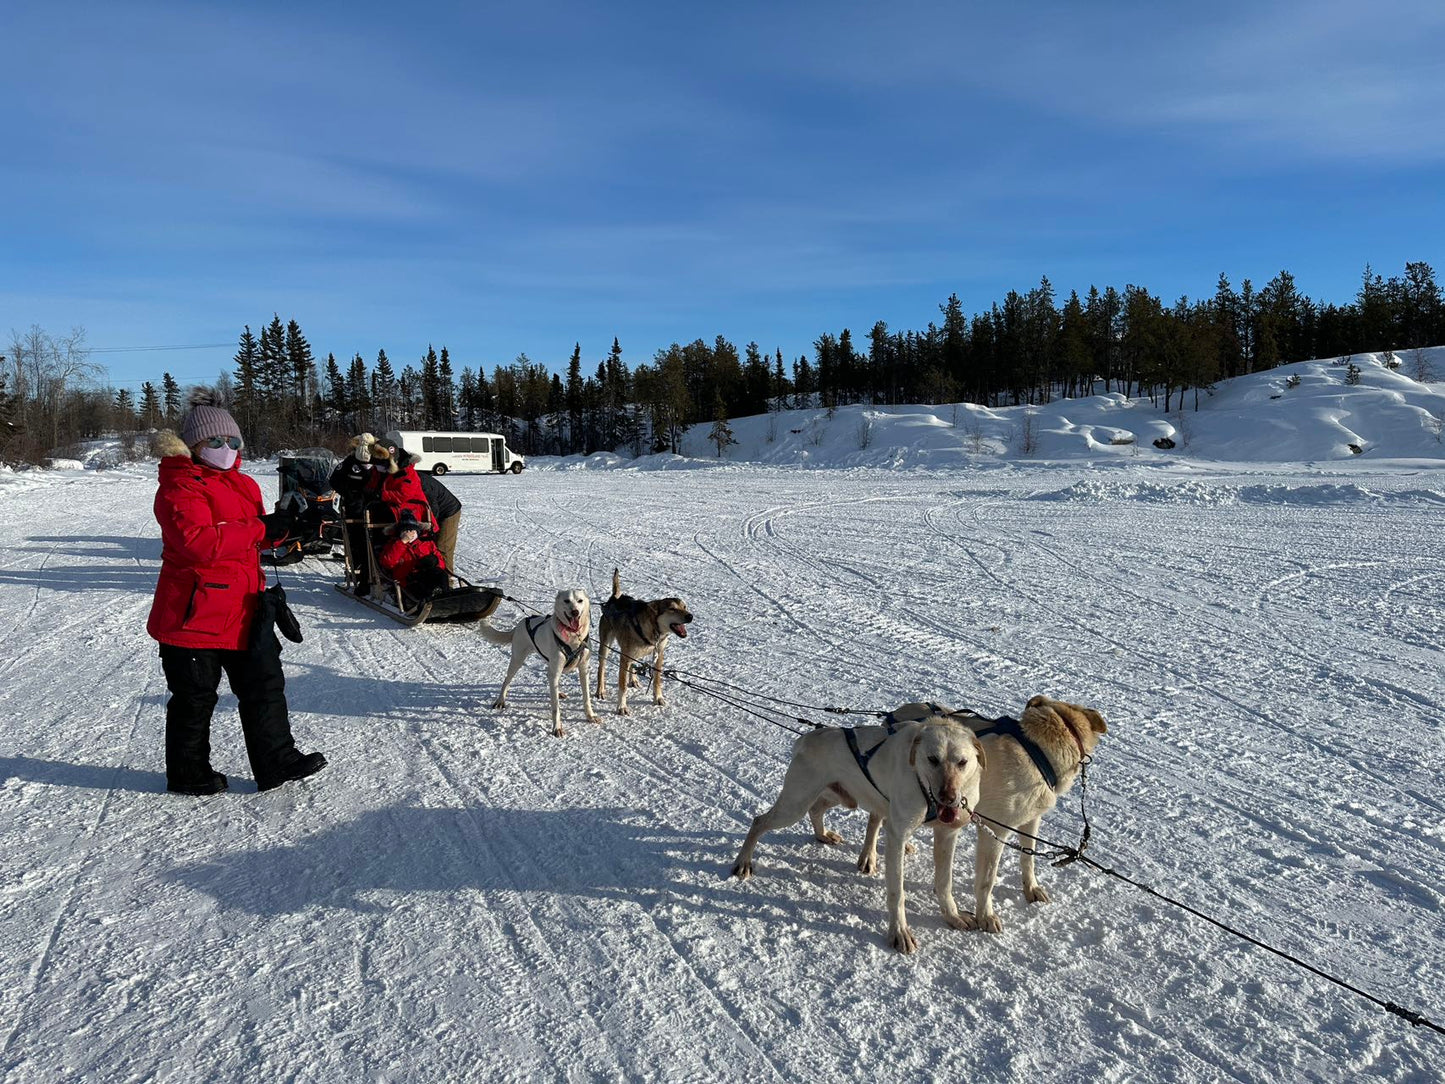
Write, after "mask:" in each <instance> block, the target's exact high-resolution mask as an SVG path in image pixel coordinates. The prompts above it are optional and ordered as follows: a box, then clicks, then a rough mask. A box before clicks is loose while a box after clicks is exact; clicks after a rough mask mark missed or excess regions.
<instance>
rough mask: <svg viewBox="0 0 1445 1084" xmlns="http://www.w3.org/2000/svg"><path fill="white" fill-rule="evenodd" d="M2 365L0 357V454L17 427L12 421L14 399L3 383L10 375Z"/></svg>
mask: <svg viewBox="0 0 1445 1084" xmlns="http://www.w3.org/2000/svg"><path fill="white" fill-rule="evenodd" d="M4 363H5V359H4V357H0V452H3V451H4V450H5V445H6V442H8V441H9V440H10V438H11V437H13V436H14V435H15V433H16V431H17V426H16V425H15V422H14V421H13V420H12V419H13V418H14V416H15V397H14V396H12V395H11V394H10V393H9V392H8V391H6V390H5V382H6V380H7V378H8V377H9V376H10V374H9V373H7V372H5V370H4V368H3V366H4Z"/></svg>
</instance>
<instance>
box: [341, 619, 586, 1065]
mask: <svg viewBox="0 0 1445 1084" xmlns="http://www.w3.org/2000/svg"><path fill="white" fill-rule="evenodd" d="M392 636H393V637H394V638H395V639H396V641H397V642H399V643H401V644H403V645H406V641H405V639H404V638H403V637H404V633H403V632H401V631H397V630H393V631H392ZM406 648H407V655H408V657H409V658H410V659H411V661H412V662H414V663H416V664H417V665H418V667H419V668H420V669H421V670H422V671H423V672H424V673H425V674H427V675H428V676H429V677H431V678H433V679H437V678H438V677H439V676H440V675H439V674H438V673H437V671H436V669H435V668H434V667H433V666H431V665H430V664H428V663H427V662H425V661H424V660H422V659H421V657H420V656H419V655H418V654H417V653H416V652H415V651H414V650H412V648H411V647H410V645H406ZM366 652H367V654H368V655H370V656H371V661H372V663H373V664H374V665H376V666H377V667H378V668H379V667H380V665H381V659H380V656H379V653H378V652H377V651H376V648H375V646H374V645H372V644H370V643H368V644H367V648H366ZM390 707H391V708H392V709H393V710H399V709H401V708H402V707H403V705H401V704H398V703H396V702H395V700H394V698H393V700H392V702H391V704H390ZM411 735H412V737H413V739H414V740H413V741H412V742H410V743H404V742H403V737H402V734H401V733H400V732H396V731H394V732H393V736H392V738H391V740H392V741H393V742H394V743H396V744H397V745H398V746H401V745H403V744H410V745H412V746H414V747H415V748H416V749H418V750H419V751H420V752H421V753H422V754H423V756H425V758H426V760H427V763H428V764H429V765H430V767H431V770H432V773H433V775H434V776H435V777H436V778H437V779H439V780H441V782H442V783H443V784H444V785H445V788H446V790H447V791H448V792H449V793H450V794H451V796H452V798H453V799H455V801H456V803H457V805H456V807H455V808H456V809H457V810H458V811H459V812H460V813H461V815H462V819H463V821H464V822H465V824H466V825H467V835H468V836H469V838H470V843H471V848H472V849H470V850H469V849H467V848H463V847H460V846H459V845H458V844H456V843H454V842H449V843H448V845H449V846H451V847H452V849H453V851H454V853H456V854H457V855H459V857H460V858H462V859H464V860H471V859H473V858H474V856H475V854H476V853H477V852H478V851H479V852H481V853H483V854H486V855H488V856H490V858H491V860H492V861H491V863H490V868H491V869H494V870H496V871H498V872H499V873H500V874H501V876H502V877H503V878H505V880H506V881H507V882H508V884H509V885H510V888H511V892H512V895H513V897H514V898H515V899H516V900H519V901H520V900H521V899H523V898H524V896H525V892H524V890H523V889H522V888H521V886H520V884H519V883H518V882H517V879H516V877H515V875H514V874H513V872H512V867H511V865H510V864H509V863H506V862H504V861H502V856H501V854H500V853H499V852H498V851H497V849H496V848H495V847H494V846H493V845H492V843H491V841H490V839H489V838H488V836H487V834H486V832H485V831H484V830H483V828H482V826H481V825H479V824H478V823H477V819H476V814H475V812H473V810H472V808H471V806H470V805H469V804H468V803H467V802H466V800H465V797H464V795H463V792H462V788H461V786H460V785H459V783H458V782H457V779H456V777H455V775H453V773H452V772H450V771H449V770H448V769H447V767H446V766H445V764H444V762H443V760H442V758H441V757H440V756H438V755H437V753H436V751H435V750H434V749H433V748H432V745H431V742H430V741H429V740H428V739H427V737H426V736H425V734H424V733H422V732H421V731H420V730H417V729H413V730H412V731H411ZM383 919H384V916H379V917H378V921H382V920H383ZM497 921H498V925H499V927H501V928H505V927H506V926H507V925H512V926H513V927H514V928H517V929H519V930H523V929H525V930H526V931H527V937H526V941H527V945H526V949H525V955H526V956H527V957H529V958H532V959H535V960H538V961H540V962H541V963H542V964H543V965H544V966H545V967H546V968H547V970H548V971H549V972H550V973H551V974H552V977H553V979H554V980H555V981H556V982H557V984H558V987H559V988H560V989H562V990H567V991H569V992H575V990H576V985H575V983H574V982H573V981H572V979H571V974H570V972H569V970H568V969H567V968H566V967H564V966H563V965H562V963H561V961H560V960H559V959H558V957H557V954H556V953H555V952H554V951H553V950H552V946H551V943H550V941H549V940H548V938H547V936H546V934H545V933H544V932H543V930H542V928H541V927H540V926H539V925H538V923H537V921H536V920H535V919H534V918H533V917H532V914H531V912H530V910H529V909H528V908H526V907H524V906H521V905H520V904H519V905H516V906H512V907H508V908H507V909H506V911H505V913H503V914H499V915H497ZM574 1001H575V1002H576V1003H577V1004H580V1005H583V1006H585V1005H586V1004H587V1000H586V998H580V999H574ZM568 1019H571V1020H575V1021H579V1023H580V1021H581V1020H584V1019H585V1021H586V1025H583V1026H582V1030H583V1031H585V1032H587V1033H588V1034H589V1038H590V1039H591V1040H592V1042H593V1043H595V1044H597V1045H599V1046H601V1047H603V1048H606V1049H609V1050H610V1049H613V1047H612V1043H611V1041H610V1039H609V1038H608V1036H607V1034H606V1030H605V1029H604V1028H602V1026H601V1025H600V1024H599V1023H598V1021H597V1019H596V1018H595V1017H594V1016H593V1015H592V1013H591V1012H590V1011H587V1012H583V1013H575V1012H574V1013H570V1014H568ZM579 1045H580V1044H579ZM548 1056H549V1057H550V1058H551V1060H552V1065H553V1068H554V1070H555V1073H556V1077H557V1079H563V1078H565V1077H566V1075H567V1074H566V1072H565V1066H563V1065H562V1064H561V1063H560V1062H558V1060H557V1057H556V1055H554V1054H552V1053H551V1052H550V1051H549V1055H548Z"/></svg>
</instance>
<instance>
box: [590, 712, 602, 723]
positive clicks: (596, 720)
mask: <svg viewBox="0 0 1445 1084" xmlns="http://www.w3.org/2000/svg"><path fill="white" fill-rule="evenodd" d="M587 721H588V722H589V723H599V724H600V723H601V722H602V716H600V715H597V714H596V713H593V714H591V715H589V716H587Z"/></svg>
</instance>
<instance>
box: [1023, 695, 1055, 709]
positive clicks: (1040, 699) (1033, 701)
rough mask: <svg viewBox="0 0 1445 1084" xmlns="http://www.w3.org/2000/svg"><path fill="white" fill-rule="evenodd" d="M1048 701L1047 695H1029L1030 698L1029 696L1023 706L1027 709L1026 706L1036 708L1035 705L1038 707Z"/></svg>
mask: <svg viewBox="0 0 1445 1084" xmlns="http://www.w3.org/2000/svg"><path fill="white" fill-rule="evenodd" d="M1048 702H1049V698H1048V697H1047V696H1043V695H1039V696H1034V697H1030V698H1029V702H1028V703H1027V704H1025V705H1024V708H1025V709H1028V708H1037V707H1040V706H1041V705H1044V704H1047V703H1048Z"/></svg>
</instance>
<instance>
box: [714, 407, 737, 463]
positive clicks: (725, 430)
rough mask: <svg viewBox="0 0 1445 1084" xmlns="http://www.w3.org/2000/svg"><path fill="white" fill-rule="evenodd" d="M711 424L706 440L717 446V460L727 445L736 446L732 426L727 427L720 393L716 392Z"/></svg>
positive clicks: (726, 418) (725, 410)
mask: <svg viewBox="0 0 1445 1084" xmlns="http://www.w3.org/2000/svg"><path fill="white" fill-rule="evenodd" d="M712 409H713V423H712V429H711V430H710V431H709V432H708V435H707V439H708V440H710V441H712V442H713V444H714V445H716V446H717V454H718V458H719V459H721V458H722V454H723V449H724V448H726V447H727V446H728V445H729V444H736V443H737V441H736V440H734V439H733V430H732V426H730V425H728V410H727V405H726V404H725V403H724V402H723V397H722V393H721V392H718V393H716V394H715V395H714V397H713V407H712Z"/></svg>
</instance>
